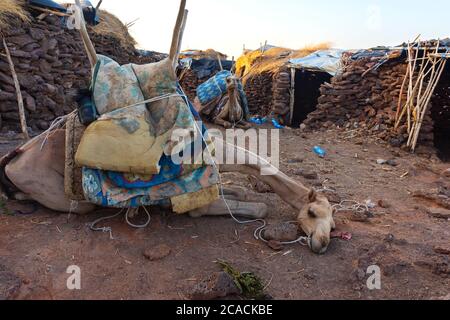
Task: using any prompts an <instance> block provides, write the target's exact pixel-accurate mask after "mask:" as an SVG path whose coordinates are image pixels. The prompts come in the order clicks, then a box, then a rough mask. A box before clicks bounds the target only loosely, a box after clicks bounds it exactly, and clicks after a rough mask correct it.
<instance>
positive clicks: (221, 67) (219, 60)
mask: <svg viewBox="0 0 450 320" xmlns="http://www.w3.org/2000/svg"><path fill="white" fill-rule="evenodd" d="M217 62H219V67H220V71H223V66H222V60H221V58H220V55H219V54H217Z"/></svg>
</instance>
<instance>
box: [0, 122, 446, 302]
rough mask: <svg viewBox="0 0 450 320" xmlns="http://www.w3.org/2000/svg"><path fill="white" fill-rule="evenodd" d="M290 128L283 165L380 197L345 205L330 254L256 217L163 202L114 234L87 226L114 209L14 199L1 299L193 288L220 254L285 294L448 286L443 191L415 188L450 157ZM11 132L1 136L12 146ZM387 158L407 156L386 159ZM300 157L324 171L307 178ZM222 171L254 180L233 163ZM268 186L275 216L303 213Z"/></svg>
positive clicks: (2, 235) (440, 292) (3, 245)
mask: <svg viewBox="0 0 450 320" xmlns="http://www.w3.org/2000/svg"><path fill="white" fill-rule="evenodd" d="M280 137H281V157H282V163H281V169H282V171H284V172H285V173H287V174H288V175H289V176H291V177H294V178H295V179H298V180H299V181H302V182H303V183H305V184H306V185H308V186H314V187H316V188H321V187H326V188H329V189H333V190H335V191H336V192H332V193H330V198H332V200H333V201H335V202H339V201H340V200H355V201H358V202H361V203H364V202H365V201H366V200H371V202H373V203H374V204H377V206H376V207H375V208H373V209H372V210H371V212H372V215H370V216H368V217H365V218H364V217H362V218H361V217H357V216H356V215H355V214H354V213H352V212H348V211H347V212H337V213H336V215H335V220H336V223H337V229H338V230H339V231H346V232H350V233H351V234H352V239H351V240H350V241H346V240H341V239H334V240H333V241H332V243H331V245H330V247H329V250H328V252H327V253H326V254H325V255H320V256H319V255H315V254H313V253H312V252H311V251H310V250H309V249H308V248H307V247H304V246H301V245H299V244H297V245H291V246H286V247H285V248H284V250H283V251H281V252H275V251H273V250H272V249H270V248H269V247H268V246H266V245H265V244H264V243H262V242H259V241H257V240H255V239H254V238H253V231H254V229H255V228H256V227H257V226H258V225H257V224H252V225H238V224H236V223H235V222H234V221H233V220H232V219H230V218H229V217H223V218H200V219H191V218H189V217H187V216H175V215H172V214H170V213H168V212H164V211H161V210H156V209H155V210H153V212H152V222H151V224H150V226H149V227H148V228H146V229H140V230H136V229H133V228H131V227H129V226H128V225H127V224H126V223H125V222H124V219H123V218H122V217H117V218H115V219H112V220H110V221H107V222H105V223H104V225H105V226H110V227H111V228H112V231H113V236H114V240H111V239H110V237H109V234H107V233H98V232H92V231H90V230H89V227H88V224H89V223H90V222H92V221H94V220H95V219H97V218H98V217H101V216H102V215H104V214H105V211H104V210H103V211H102V212H96V213H92V214H91V215H88V216H82V217H81V216H75V215H68V214H58V213H55V212H51V211H49V210H47V209H44V208H42V207H41V206H37V207H36V206H34V205H32V204H30V203H25V204H21V203H18V202H15V201H9V202H7V203H6V204H5V205H4V206H3V208H2V209H1V211H2V213H1V214H0V299H185V298H186V297H187V294H188V293H189V290H190V288H192V287H193V286H194V285H195V284H196V283H198V282H199V281H200V280H202V279H204V278H205V277H207V276H208V275H210V274H211V273H213V272H217V271H219V270H220V269H219V267H218V266H217V264H216V263H215V261H216V260H217V259H222V260H225V261H227V262H229V263H231V264H232V265H234V266H235V267H236V268H237V269H239V270H241V271H253V272H254V273H256V274H257V275H259V276H260V277H261V278H262V280H263V281H264V284H265V285H266V292H267V293H268V294H269V295H270V296H272V297H273V298H274V299H433V298H439V299H444V298H447V299H448V298H449V293H450V292H449V288H450V279H449V274H450V271H449V270H450V268H449V255H448V254H449V252H448V251H446V250H448V249H449V244H450V229H449V221H448V219H439V218H434V217H430V215H429V214H428V213H427V209H428V208H430V207H437V204H436V203H435V202H433V201H427V200H423V199H421V198H416V197H413V192H414V191H416V190H419V189H420V190H433V189H435V188H444V189H445V190H449V189H448V188H449V185H450V181H449V178H444V177H442V176H440V175H439V173H440V172H442V171H443V170H444V169H447V168H449V167H450V165H449V164H448V163H447V164H445V163H441V162H439V161H438V160H430V159H426V158H423V157H419V156H416V155H411V154H409V153H406V152H403V151H401V150H399V149H391V148H390V147H388V146H386V145H385V144H378V143H376V142H375V141H372V140H371V139H369V138H361V137H360V138H358V137H352V136H351V134H350V133H345V132H340V131H325V132H314V133H301V132H300V131H298V130H283V131H282V132H281V133H280ZM12 144H14V143H13V142H11V141H10V140H5V139H3V140H2V141H0V149H1V153H2V154H3V153H5V152H6V151H7V150H8V149H9V148H12ZM315 145H321V146H322V147H323V148H324V149H326V150H327V152H328V154H327V156H326V158H325V159H321V158H319V157H317V156H316V155H315V154H314V153H312V152H311V149H312V147H313V146H315ZM380 158H381V159H386V160H390V159H395V162H396V163H397V164H398V165H397V166H390V165H380V164H377V159H380ZM299 169H303V170H304V171H303V172H305V171H308V172H313V173H317V174H318V179H316V180H307V179H305V178H304V177H302V175H301V174H300V175H299V173H301V172H300V171H302V170H299ZM223 180H224V181H225V182H226V183H231V182H232V183H237V184H240V185H249V183H248V180H247V178H246V177H242V176H238V175H234V174H233V175H225V176H224V178H223ZM262 197H263V198H265V199H266V200H267V202H268V203H269V204H270V217H269V218H268V223H269V224H276V223H280V222H283V221H291V220H293V219H294V218H295V212H294V211H293V210H292V209H291V208H290V207H288V206H287V205H286V204H284V203H283V202H282V201H281V200H280V199H279V198H278V196H276V195H274V194H264V195H262ZM380 200H381V202H380ZM379 204H381V205H382V207H385V208H382V207H380V205H379ZM35 209H37V211H36V212H34V213H32V214H27V213H30V211H31V212H32V211H34V210H35ZM115 212H116V211H114V210H112V211H108V212H106V213H107V214H108V213H109V214H114V213H115ZM158 245H166V246H168V247H169V248H170V251H171V252H170V254H169V255H168V256H166V257H165V258H163V259H159V260H156V261H150V260H148V259H147V258H146V257H145V256H144V254H143V253H144V251H145V250H147V249H151V248H154V247H155V246H158ZM70 265H77V266H79V267H80V268H81V272H82V274H81V285H82V288H81V290H75V291H70V290H68V289H67V287H66V280H67V278H68V277H69V274H67V273H66V269H67V268H68V266H70ZM371 265H378V266H379V267H380V268H381V271H382V275H381V286H382V287H381V290H372V291H371V290H369V289H368V288H367V286H366V281H367V278H368V277H369V275H367V274H366V271H367V268H368V266H371Z"/></svg>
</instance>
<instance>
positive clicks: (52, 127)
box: [40, 111, 75, 151]
mask: <svg viewBox="0 0 450 320" xmlns="http://www.w3.org/2000/svg"><path fill="white" fill-rule="evenodd" d="M73 113H75V111H72V112H71V113H69V114H67V115H65V116H61V117H58V118H56V119H55V120H53V122H52V124H51V125H50V127H49V128H48V129H47V130H45V131H44V132H43V133H42V134H41V135H45V138H44V141H42V144H41V149H40V150H41V151H42V149H44V146H45V144H46V143H47V141H48V139H49V138H50V135H51V134H52V133H53V132H54V131H55V130H56V129H59V128H61V127H63V126H64V125H65V123H66V121H67V118H68V117H69V116H71V115H72V114H73Z"/></svg>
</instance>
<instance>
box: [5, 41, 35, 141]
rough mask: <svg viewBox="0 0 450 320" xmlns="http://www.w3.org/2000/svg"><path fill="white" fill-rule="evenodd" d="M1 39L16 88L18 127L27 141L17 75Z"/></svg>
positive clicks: (27, 136)
mask: <svg viewBox="0 0 450 320" xmlns="http://www.w3.org/2000/svg"><path fill="white" fill-rule="evenodd" d="M2 39H3V46H4V47H5V52H6V58H7V59H8V63H9V68H10V69H11V74H12V78H13V80H14V86H15V88H16V94H17V104H18V106H19V117H20V126H21V127H22V133H23V135H24V138H25V139H26V140H29V139H30V135H29V134H28V127H27V119H26V117H25V108H24V106H23V97H22V91H20V84H19V79H18V78H17V73H16V70H15V68H14V63H13V61H12V58H11V53H10V52H9V48H8V46H7V45H6V41H5V37H4V36H3V35H2Z"/></svg>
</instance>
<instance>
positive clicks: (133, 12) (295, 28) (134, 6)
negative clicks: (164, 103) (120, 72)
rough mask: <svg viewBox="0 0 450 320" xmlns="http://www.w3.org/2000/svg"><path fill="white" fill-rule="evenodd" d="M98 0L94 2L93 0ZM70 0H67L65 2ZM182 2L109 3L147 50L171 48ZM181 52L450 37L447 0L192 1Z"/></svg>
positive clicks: (394, 42) (347, 46) (114, 0)
mask: <svg viewBox="0 0 450 320" xmlns="http://www.w3.org/2000/svg"><path fill="white" fill-rule="evenodd" d="M97 1H98V0H91V2H92V3H93V4H94V5H96V4H97ZM66 2H67V1H66ZM178 6H179V0H163V1H161V0H159V1H156V0H104V1H103V4H102V8H103V9H106V10H108V11H110V12H111V13H113V14H115V15H116V16H118V17H119V18H120V19H121V20H122V21H123V22H124V23H127V22H131V21H133V20H135V19H137V18H139V20H138V21H137V22H136V23H135V25H134V26H132V27H131V28H130V33H131V34H132V35H133V37H134V38H135V39H136V41H137V42H138V46H139V47H140V48H142V49H147V50H154V51H159V52H166V53H167V52H168V51H169V47H170V41H171V37H172V31H173V27H174V24H175V19H176V15H177V12H178ZM187 9H188V10H189V17H188V21H187V25H186V30H185V33H184V40H183V49H208V48H213V49H215V50H218V51H221V52H223V53H225V54H228V55H229V57H230V58H231V56H233V55H234V56H236V57H237V56H239V55H240V54H241V53H242V48H243V46H244V44H245V46H246V48H249V49H256V48H258V47H259V46H260V43H264V42H265V41H266V40H267V41H268V43H269V44H272V45H277V46H283V47H288V48H292V49H299V48H301V47H304V46H305V45H309V44H315V43H321V42H331V43H332V45H333V47H335V48H343V49H359V48H368V47H373V46H378V45H398V44H401V43H403V42H406V41H408V40H409V39H411V40H413V39H414V38H415V37H416V36H417V35H419V34H421V35H422V39H433V38H445V37H449V36H450V19H449V17H450V16H449V13H450V1H448V0H433V1H425V2H424V1H419V0H359V1H358V0H340V1H336V0H315V1H311V0H226V1H224V0H187Z"/></svg>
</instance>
